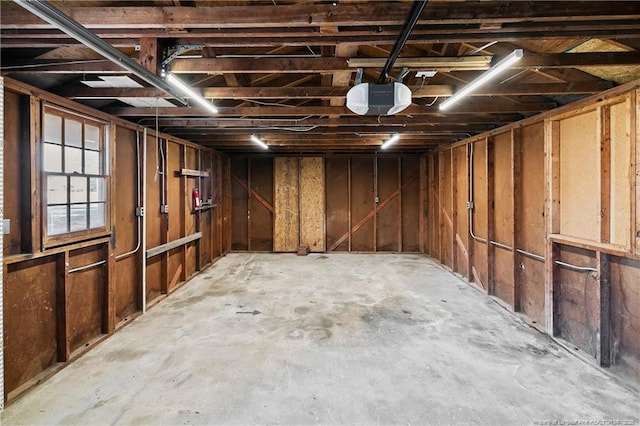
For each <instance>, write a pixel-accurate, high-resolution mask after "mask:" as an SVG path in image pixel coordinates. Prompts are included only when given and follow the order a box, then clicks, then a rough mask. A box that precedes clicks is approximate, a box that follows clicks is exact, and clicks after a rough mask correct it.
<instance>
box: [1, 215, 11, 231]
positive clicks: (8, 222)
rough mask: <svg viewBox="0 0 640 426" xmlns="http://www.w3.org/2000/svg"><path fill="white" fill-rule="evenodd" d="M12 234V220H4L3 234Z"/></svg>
mask: <svg viewBox="0 0 640 426" xmlns="http://www.w3.org/2000/svg"><path fill="white" fill-rule="evenodd" d="M9 233H11V219H4V220H3V221H2V234H3V235H8V234H9Z"/></svg>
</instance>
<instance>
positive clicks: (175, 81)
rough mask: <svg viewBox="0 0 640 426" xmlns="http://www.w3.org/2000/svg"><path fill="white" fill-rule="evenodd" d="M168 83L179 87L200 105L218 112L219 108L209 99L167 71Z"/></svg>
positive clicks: (212, 111)
mask: <svg viewBox="0 0 640 426" xmlns="http://www.w3.org/2000/svg"><path fill="white" fill-rule="evenodd" d="M166 79H167V83H169V84H171V85H172V86H174V87H177V88H178V89H180V90H181V91H182V93H184V94H185V95H186V96H187V97H188V98H190V99H192V100H194V101H195V102H196V103H198V104H199V105H200V106H202V107H204V108H205V109H207V110H209V111H210V112H211V113H213V114H217V113H218V109H217V108H216V107H215V106H214V105H213V104H212V103H211V102H209V101H208V100H206V99H205V98H203V97H202V96H200V95H199V94H197V93H196V92H195V91H194V90H193V89H192V88H191V87H189V86H188V85H186V84H185V82H184V81H182V80H180V79H179V78H178V77H176V76H175V75H173V74H171V73H167V77H166Z"/></svg>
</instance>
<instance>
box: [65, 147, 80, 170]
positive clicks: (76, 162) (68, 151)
mask: <svg viewBox="0 0 640 426" xmlns="http://www.w3.org/2000/svg"><path fill="white" fill-rule="evenodd" d="M64 172H65V173H82V150H81V149H78V148H65V149H64Z"/></svg>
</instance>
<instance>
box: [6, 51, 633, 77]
mask: <svg viewBox="0 0 640 426" xmlns="http://www.w3.org/2000/svg"><path fill="white" fill-rule="evenodd" d="M492 59H493V57H491V56H468V57H465V56H462V57H448V58H447V57H419V58H403V59H402V60H398V61H397V62H396V64H395V65H396V66H398V67H403V66H406V67H407V68H409V69H413V70H419V69H435V70H441V71H446V72H450V71H470V70H476V71H478V70H479V71H481V70H486V69H488V68H489V67H490V63H491V61H492ZM496 59H499V57H497V58H496ZM38 62H39V61H29V62H26V63H25V62H23V63H19V64H8V63H4V64H3V68H5V70H10V71H11V72H12V73H24V72H29V73H32V72H38V73H63V74H86V73H100V74H114V73H116V74H122V73H123V70H122V68H121V67H120V66H118V65H116V64H114V63H112V62H109V61H107V60H104V61H87V62H77V61H74V62H72V63H68V62H59V63H56V62H52V61H50V60H48V61H47V62H46V63H41V65H39V63H38ZM384 62H385V58H300V57H292V58H259V59H258V60H256V58H253V57H243V58H199V59H180V58H178V59H175V60H174V61H173V62H172V63H171V72H173V73H176V74H208V75H216V74H229V73H235V74H238V73H241V74H246V73H259V74H288V73H294V74H295V73H332V72H336V71H354V69H355V68H357V67H359V66H364V67H367V68H380V67H381V66H382V65H384ZM353 64H355V65H353ZM381 64H382V65H381ZM12 65H15V66H17V68H16V69H11V66H12ZM26 65H28V67H26V68H25V66H26ZM615 65H640V52H596V53H549V54H540V55H537V54H525V55H524V57H523V58H522V59H521V60H520V61H518V62H516V63H515V64H514V65H513V66H512V68H516V69H528V68H536V69H538V68H574V67H584V66H615Z"/></svg>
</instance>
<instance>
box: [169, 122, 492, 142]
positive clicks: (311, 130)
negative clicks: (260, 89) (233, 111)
mask: <svg viewBox="0 0 640 426" xmlns="http://www.w3.org/2000/svg"><path fill="white" fill-rule="evenodd" d="M495 127H496V126H494V125H493V124H488V123H486V124H465V123H455V124H453V123H449V124H427V125H422V126H411V127H405V126H389V125H384V124H380V125H378V126H377V127H367V126H340V127H316V126H311V127H308V126H305V125H303V126H298V127H296V126H289V127H288V128H289V129H296V128H297V129H299V130H298V131H295V130H286V129H287V128H268V127H261V126H258V127H255V128H254V129H255V130H252V131H255V132H260V134H261V135H262V134H264V135H272V134H279V135H282V136H281V137H283V138H291V139H295V138H299V137H300V136H301V135H314V136H315V137H317V136H318V135H328V136H327V137H331V136H332V135H333V136H334V137H335V135H343V134H363V135H368V134H372V133H384V132H386V133H387V134H388V133H396V132H403V131H405V132H413V133H420V134H421V135H420V136H424V135H428V134H441V133H442V132H446V133H462V134H464V133H480V132H485V131H488V130H492V129H494V128H495ZM163 130H167V131H168V132H169V133H171V134H174V135H180V136H181V137H184V138H189V137H192V136H201V135H212V136H217V137H221V138H222V137H231V136H232V135H238V134H240V135H246V134H247V130H246V128H245V129H232V128H226V129H220V128H204V127H200V128H184V129H173V130H171V129H163ZM416 137H418V136H416Z"/></svg>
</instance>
